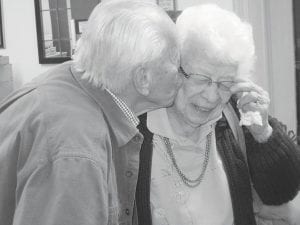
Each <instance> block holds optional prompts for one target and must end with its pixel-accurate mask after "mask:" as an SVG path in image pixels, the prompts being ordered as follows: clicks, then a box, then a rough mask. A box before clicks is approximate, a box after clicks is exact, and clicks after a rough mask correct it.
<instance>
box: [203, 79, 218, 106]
mask: <svg viewBox="0 0 300 225" xmlns="http://www.w3.org/2000/svg"><path fill="white" fill-rule="evenodd" d="M203 97H204V98H206V99H207V101H208V102H211V103H215V102H217V101H218V100H219V98H220V95H219V92H218V85H217V84H216V83H212V84H210V85H209V86H208V87H207V88H206V89H205V90H204V92H203Z"/></svg>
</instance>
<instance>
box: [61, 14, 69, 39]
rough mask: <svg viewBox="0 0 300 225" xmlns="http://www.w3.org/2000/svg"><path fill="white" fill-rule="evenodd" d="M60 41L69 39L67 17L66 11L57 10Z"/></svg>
mask: <svg viewBox="0 0 300 225" xmlns="http://www.w3.org/2000/svg"><path fill="white" fill-rule="evenodd" d="M58 22H59V34H60V37H59V38H60V39H70V26H69V23H70V21H69V16H68V11H67V10H58Z"/></svg>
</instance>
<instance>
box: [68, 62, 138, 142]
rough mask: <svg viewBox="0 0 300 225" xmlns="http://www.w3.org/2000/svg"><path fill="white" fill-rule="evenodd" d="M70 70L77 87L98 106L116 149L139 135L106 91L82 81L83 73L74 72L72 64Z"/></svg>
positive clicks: (84, 80)
mask: <svg viewBox="0 0 300 225" xmlns="http://www.w3.org/2000/svg"><path fill="white" fill-rule="evenodd" d="M70 70H71V73H72V76H73V77H74V79H75V80H76V81H77V83H78V84H79V86H80V87H81V88H82V89H83V90H84V91H85V92H86V93H87V94H88V95H89V96H90V97H91V98H92V99H93V100H94V101H95V102H96V103H97V104H98V105H99V106H100V108H101V110H102V112H103V113H104V117H105V119H106V120H107V123H108V124H109V125H110V127H111V131H112V132H113V133H114V135H115V137H116V141H117V145H118V147H121V146H123V145H125V144H127V143H128V142H129V141H130V140H131V139H132V138H133V137H134V136H136V135H137V134H138V133H139V131H138V129H137V128H136V126H135V125H133V123H132V122H131V120H130V119H128V118H127V116H126V115H125V114H124V112H123V111H122V110H121V109H120V107H119V106H118V104H117V103H116V102H115V100H114V98H113V96H112V95H111V94H110V93H109V92H108V91H106V90H105V89H102V88H99V87H96V86H95V85H92V84H91V83H90V82H89V81H88V80H86V79H82V74H83V73H82V72H78V71H76V70H75V69H74V67H73V64H71V66H70ZM127 108H128V107H127Z"/></svg>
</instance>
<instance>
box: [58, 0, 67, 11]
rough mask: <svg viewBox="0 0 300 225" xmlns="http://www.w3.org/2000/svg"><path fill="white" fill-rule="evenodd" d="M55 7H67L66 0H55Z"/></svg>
mask: <svg viewBox="0 0 300 225" xmlns="http://www.w3.org/2000/svg"><path fill="white" fill-rule="evenodd" d="M57 7H58V8H59V9H66V8H67V1H66V0H57Z"/></svg>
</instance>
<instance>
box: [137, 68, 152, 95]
mask: <svg viewBox="0 0 300 225" xmlns="http://www.w3.org/2000/svg"><path fill="white" fill-rule="evenodd" d="M133 84H134V87H135V89H136V90H137V92H139V93H140V94H142V95H144V96H148V95H149V93H150V86H151V74H150V71H149V70H147V69H145V68H143V67H141V66H139V67H137V68H136V69H135V70H134V71H133Z"/></svg>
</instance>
